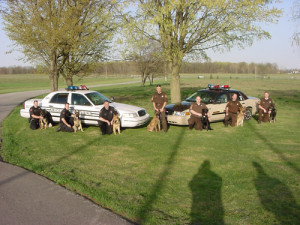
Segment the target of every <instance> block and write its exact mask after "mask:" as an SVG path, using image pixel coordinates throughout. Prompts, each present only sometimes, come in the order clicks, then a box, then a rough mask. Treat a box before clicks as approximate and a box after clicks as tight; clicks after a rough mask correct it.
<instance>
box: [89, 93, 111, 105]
mask: <svg viewBox="0 0 300 225" xmlns="http://www.w3.org/2000/svg"><path fill="white" fill-rule="evenodd" d="M86 97H87V98H88V99H89V100H90V101H91V102H92V103H93V104H94V105H102V104H103V103H104V101H105V100H107V101H108V102H111V101H110V100H109V99H108V98H107V97H105V96H104V95H102V94H100V93H99V92H91V93H88V94H86Z"/></svg>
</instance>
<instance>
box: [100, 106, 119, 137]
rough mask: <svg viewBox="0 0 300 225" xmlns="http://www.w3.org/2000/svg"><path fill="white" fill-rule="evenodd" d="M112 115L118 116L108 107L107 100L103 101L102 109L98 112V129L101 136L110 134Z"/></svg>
mask: <svg viewBox="0 0 300 225" xmlns="http://www.w3.org/2000/svg"><path fill="white" fill-rule="evenodd" d="M114 114H115V115H116V114H118V112H117V111H116V110H115V108H114V107H112V106H109V102H108V101H107V100H105V101H104V107H103V108H102V109H101V110H100V113H99V120H100V121H99V122H98V123H99V127H100V130H101V132H102V135H105V134H112V132H113V131H112V124H113V116H114Z"/></svg>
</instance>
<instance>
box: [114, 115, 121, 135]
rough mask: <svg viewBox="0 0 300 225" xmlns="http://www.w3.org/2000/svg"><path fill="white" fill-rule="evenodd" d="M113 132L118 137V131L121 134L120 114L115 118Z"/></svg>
mask: <svg viewBox="0 0 300 225" xmlns="http://www.w3.org/2000/svg"><path fill="white" fill-rule="evenodd" d="M112 126H113V132H114V134H115V135H116V134H117V131H118V133H119V134H121V123H120V119H119V114H115V115H114V116H113V124H112Z"/></svg>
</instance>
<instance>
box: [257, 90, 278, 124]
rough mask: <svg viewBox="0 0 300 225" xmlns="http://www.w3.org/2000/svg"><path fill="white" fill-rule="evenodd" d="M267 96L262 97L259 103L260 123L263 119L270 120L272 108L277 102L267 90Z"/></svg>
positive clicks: (264, 120)
mask: <svg viewBox="0 0 300 225" xmlns="http://www.w3.org/2000/svg"><path fill="white" fill-rule="evenodd" d="M264 95H265V97H264V98H262V99H260V101H259V103H258V108H259V109H258V123H259V124H260V123H261V121H263V122H268V121H269V116H270V113H271V110H272V108H274V107H275V104H274V102H273V100H272V99H271V98H269V92H268V91H265V93H264Z"/></svg>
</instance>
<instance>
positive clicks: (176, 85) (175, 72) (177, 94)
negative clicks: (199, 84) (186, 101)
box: [170, 60, 181, 103]
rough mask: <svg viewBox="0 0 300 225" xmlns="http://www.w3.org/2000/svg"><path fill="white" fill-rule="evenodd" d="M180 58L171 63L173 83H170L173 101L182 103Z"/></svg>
mask: <svg viewBox="0 0 300 225" xmlns="http://www.w3.org/2000/svg"><path fill="white" fill-rule="evenodd" d="M179 61H180V60H175V61H173V62H172V63H170V71H171V83H170V91H171V103H180V102H181V90H180V76H179V70H180V63H181V62H179Z"/></svg>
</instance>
